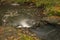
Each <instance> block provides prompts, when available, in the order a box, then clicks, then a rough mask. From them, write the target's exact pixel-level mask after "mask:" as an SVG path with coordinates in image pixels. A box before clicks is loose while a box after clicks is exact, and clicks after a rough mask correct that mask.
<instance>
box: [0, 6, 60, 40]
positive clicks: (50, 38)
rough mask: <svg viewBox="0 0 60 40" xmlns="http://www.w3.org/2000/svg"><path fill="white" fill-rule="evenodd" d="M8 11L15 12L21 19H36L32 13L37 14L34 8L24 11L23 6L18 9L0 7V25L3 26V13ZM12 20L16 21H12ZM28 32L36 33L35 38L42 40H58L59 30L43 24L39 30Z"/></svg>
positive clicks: (59, 38)
mask: <svg viewBox="0 0 60 40" xmlns="http://www.w3.org/2000/svg"><path fill="white" fill-rule="evenodd" d="M8 10H10V11H11V10H17V11H19V13H20V14H21V15H22V17H27V18H34V17H35V18H36V15H34V14H32V13H37V12H38V11H37V9H36V8H34V9H33V8H30V10H31V11H28V9H27V8H26V9H24V7H23V6H20V7H18V6H17V7H14V6H10V5H5V6H0V25H3V21H2V18H3V17H4V15H5V14H6V13H5V12H6V11H8ZM24 10H25V11H24ZM22 11H23V12H22ZM32 11H33V12H32ZM19 13H18V14H19ZM24 13H25V14H24ZM26 13H30V14H29V15H27V14H26ZM20 14H19V16H21V15H20ZM24 15H25V16H24ZM26 15H27V16H26ZM31 15H33V16H31ZM19 16H18V17H17V18H18V20H19ZM14 17H15V16H14ZM14 17H12V18H11V19H13V18H14ZM22 17H21V18H22ZM9 18H10V17H9ZM35 18H34V19H35ZM14 20H15V21H18V20H16V19H14ZM14 20H13V21H14ZM9 22H10V20H9ZM16 24H17V23H16ZM30 30H31V31H32V32H34V33H36V34H37V36H38V37H40V38H42V39H45V40H60V29H59V28H57V27H55V26H52V25H49V24H47V25H45V24H43V25H40V26H39V28H31V29H30Z"/></svg>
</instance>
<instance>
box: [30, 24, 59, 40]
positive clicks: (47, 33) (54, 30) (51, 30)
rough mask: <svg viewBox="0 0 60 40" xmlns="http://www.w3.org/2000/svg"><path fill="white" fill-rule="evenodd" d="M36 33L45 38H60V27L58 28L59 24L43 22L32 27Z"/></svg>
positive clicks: (56, 39) (57, 39) (44, 39)
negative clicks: (36, 26)
mask: <svg viewBox="0 0 60 40" xmlns="http://www.w3.org/2000/svg"><path fill="white" fill-rule="evenodd" d="M30 30H31V31H33V32H34V33H36V35H37V36H38V37H40V38H42V39H43V40H60V28H58V25H57V27H56V25H52V24H43V25H39V26H38V28H36V29H34V28H32V29H30Z"/></svg>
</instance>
